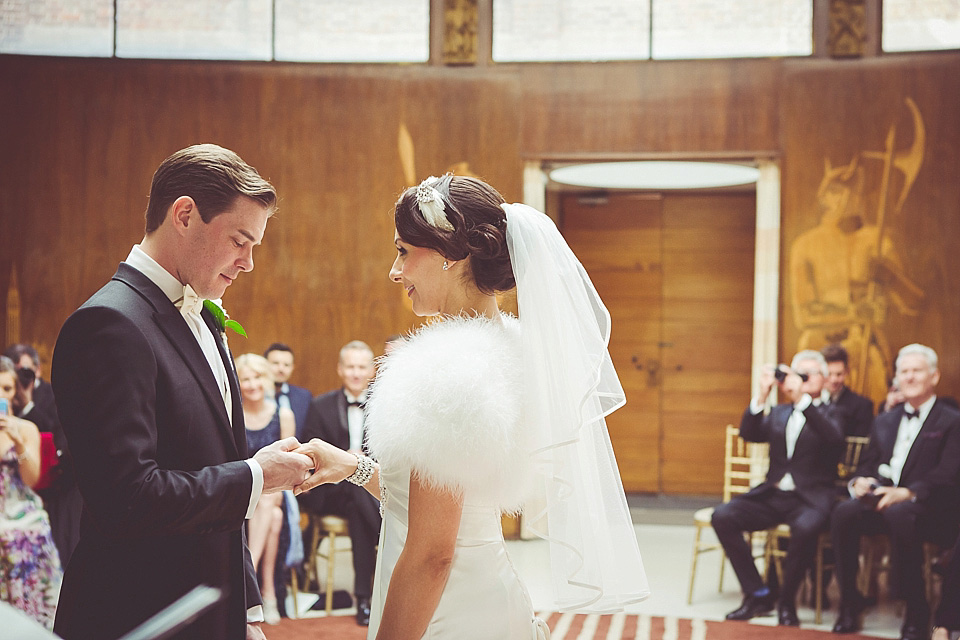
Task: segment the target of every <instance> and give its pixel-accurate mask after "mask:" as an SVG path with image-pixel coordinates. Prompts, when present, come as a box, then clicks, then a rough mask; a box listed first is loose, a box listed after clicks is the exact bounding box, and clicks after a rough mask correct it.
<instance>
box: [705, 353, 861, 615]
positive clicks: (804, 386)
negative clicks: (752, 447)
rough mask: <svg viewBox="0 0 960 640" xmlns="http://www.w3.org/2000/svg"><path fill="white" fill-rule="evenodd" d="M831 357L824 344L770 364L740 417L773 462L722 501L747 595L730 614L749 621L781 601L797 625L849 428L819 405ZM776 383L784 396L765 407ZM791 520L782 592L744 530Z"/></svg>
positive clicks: (721, 524)
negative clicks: (760, 478)
mask: <svg viewBox="0 0 960 640" xmlns="http://www.w3.org/2000/svg"><path fill="white" fill-rule="evenodd" d="M826 373H827V363H826V361H825V360H824V358H823V355H821V354H820V352H818V351H812V350H807V351H801V352H800V353H798V354H797V355H796V356H794V358H793V362H792V363H791V365H790V366H789V367H787V366H785V365H779V366H776V367H774V366H772V365H767V366H766V367H764V370H763V372H762V374H761V377H760V392H759V393H758V394H757V396H756V397H755V398H754V399H753V400H752V401H751V402H750V406H749V407H748V408H747V410H746V411H745V412H744V414H743V418H742V419H741V421H740V437H741V438H743V439H744V440H747V441H748V442H767V443H769V445H770V467H769V469H768V471H767V477H766V479H765V480H764V482H763V483H762V484H760V485H758V486H756V487H754V488H753V489H752V490H750V491H749V492H748V493H745V494H743V495H741V496H736V497H734V498H733V499H732V500H730V502H726V503H724V504H721V505H720V506H718V507H717V508H716V509H715V510H714V513H713V528H714V531H715V532H716V534H717V538H718V539H719V540H720V544H722V545H723V549H724V551H725V552H726V554H727V557H728V558H730V563H731V564H732V565H733V570H734V571H735V572H736V574H737V579H738V580H739V581H740V587H741V589H742V590H743V594H744V599H743V603H742V604H741V605H740V607H739V608H738V609H736V610H734V611H731V612H730V613H729V614H727V619H728V620H749V619H750V618H753V617H755V616H759V615H763V614H766V613H769V612H770V611H771V610H772V609H773V608H774V605H776V608H777V622H778V623H779V624H781V625H785V626H798V625H799V624H800V621H799V619H798V617H797V607H796V596H797V589H798V588H799V586H800V583H801V581H802V580H803V576H804V572H805V571H806V568H807V566H809V564H810V562H811V560H812V558H813V555H814V553H815V551H816V545H817V536H818V535H819V534H820V532H821V531H825V530H826V528H827V526H828V523H829V519H830V510H831V509H832V508H833V505H834V501H835V498H836V486H835V484H834V483H835V481H836V478H837V461H838V459H839V457H840V454H841V453H842V451H843V445H844V440H843V432H842V431H841V429H840V426H839V424H837V423H836V422H835V421H834V420H833V419H832V417H831V416H830V411H829V409H828V408H827V407H825V406H824V407H821V406H820V405H821V402H820V397H821V392H822V390H823V385H824V380H825V379H826ZM774 385H776V386H778V387H779V388H780V391H781V392H782V393H783V396H784V398H785V399H786V402H784V403H782V404H778V405H776V406H775V407H773V408H772V409H771V410H770V411H769V412H768V413H765V412H764V404H765V402H766V399H767V396H768V395H769V394H770V391H771V390H772V389H773V387H774ZM784 523H785V524H788V525H790V541H789V545H788V547H787V554H786V559H785V562H784V568H783V576H781V578H782V584H781V587H780V595H779V598H777V596H776V595H775V594H774V593H773V591H772V590H771V589H770V588H769V587H768V586H767V585H765V584H764V583H763V580H762V579H761V577H760V573H759V572H758V571H757V567H756V565H755V564H754V560H753V553H752V550H751V548H750V545H749V544H748V543H747V541H746V539H745V538H744V534H745V533H747V532H750V531H760V530H764V529H769V528H772V527H776V526H778V525H780V524H784Z"/></svg>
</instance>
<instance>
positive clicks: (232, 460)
mask: <svg viewBox="0 0 960 640" xmlns="http://www.w3.org/2000/svg"><path fill="white" fill-rule="evenodd" d="M206 314H207V312H206V311H204V319H205V321H206V323H207V326H208V328H210V330H211V331H213V332H214V336H215V340H216V342H217V344H218V346H219V350H220V356H221V358H223V361H224V365H225V367H226V370H227V372H228V377H229V381H230V388H231V393H232V397H233V424H231V423H230V421H229V419H228V417H227V412H226V409H225V407H224V406H223V399H222V396H221V395H220V391H219V388H218V385H217V382H216V379H215V377H214V375H213V372H212V371H211V370H210V366H209V364H208V363H207V361H206V358H205V357H204V354H203V352H202V350H201V348H200V345H199V344H198V343H197V340H196V338H195V337H194V335H193V334H192V333H191V331H190V328H189V327H188V325H187V323H186V321H185V320H184V319H183V317H182V316H181V315H180V311H179V310H178V309H177V308H176V307H175V306H174V305H173V303H171V302H170V300H169V299H168V298H167V297H166V295H164V293H163V292H162V291H161V290H160V289H159V288H158V287H157V286H156V285H154V284H153V282H151V281H150V280H149V279H148V278H147V277H146V276H145V275H143V274H142V273H140V272H139V271H137V270H136V269H134V268H133V267H130V266H129V265H127V264H125V263H121V265H120V267H119V269H118V270H117V273H116V275H114V277H113V279H112V280H111V281H110V282H109V283H107V284H106V285H105V286H104V287H103V288H102V289H100V291H98V292H97V293H96V294H94V295H93V296H92V297H91V298H90V299H89V300H88V301H87V302H86V303H84V305H83V306H81V307H80V308H79V309H78V310H77V311H76V312H74V313H73V315H71V316H70V318H68V319H67V321H66V323H65V324H64V325H63V328H62V329H61V331H60V336H59V338H58V339H57V345H56V349H55V351H54V355H53V369H52V382H53V386H54V392H55V396H56V401H57V406H58V409H59V416H60V420H61V423H62V424H63V429H64V432H65V433H66V437H67V439H68V441H69V443H70V448H71V451H72V454H73V461H74V468H75V471H76V477H77V483H78V485H79V488H80V492H81V493H82V494H83V499H84V512H83V518H82V521H81V533H80V542H79V544H78V545H77V548H76V550H75V551H74V554H73V557H72V558H71V561H70V565H69V566H68V567H67V569H66V572H65V575H64V579H63V586H62V588H61V593H60V603H59V606H58V609H57V618H56V625H55V628H54V630H55V632H56V633H57V634H58V635H60V636H62V637H63V638H66V639H67V640H71V639H73V638H78V639H80V638H82V639H83V640H94V639H98V638H109V639H114V638H117V637H119V636H120V635H122V634H124V633H126V632H127V631H129V630H130V629H131V628H132V627H134V626H136V625H137V624H139V623H141V622H143V621H144V620H145V619H146V618H148V617H149V616H151V615H153V614H154V613H156V612H157V611H159V610H160V609H162V608H163V607H165V606H167V605H168V604H170V603H171V602H173V601H174V600H176V599H177V598H178V597H180V596H182V595H183V594H184V593H186V592H187V591H189V590H190V589H192V588H193V587H195V586H197V585H198V584H207V585H211V586H215V587H219V588H221V589H222V590H223V591H224V599H223V600H221V602H220V603H218V604H217V605H216V606H215V607H214V608H213V609H212V610H211V611H210V612H208V613H206V614H204V615H203V616H202V617H201V618H200V619H199V620H197V621H196V622H195V623H193V624H192V625H191V626H190V627H189V630H188V631H186V632H183V633H181V634H179V635H177V636H176V637H177V638H204V639H208V638H210V639H215V640H219V639H223V640H226V639H231V640H234V639H236V640H240V639H242V638H244V637H245V633H246V630H245V628H246V610H247V608H248V607H251V606H254V605H257V604H260V594H259V591H258V589H257V582H256V573H255V572H254V570H253V566H252V563H251V562H250V554H249V551H248V550H247V548H246V542H245V539H244V534H243V529H242V527H243V524H244V516H245V514H246V510H247V506H248V503H249V499H250V492H251V487H252V482H253V480H252V474H251V472H250V468H249V467H248V466H247V464H246V463H245V462H244V461H243V460H244V459H245V458H246V457H247V447H246V434H245V430H244V424H243V411H242V408H241V406H240V390H239V388H238V384H237V377H236V373H235V371H234V369H233V359H232V357H231V356H230V354H229V352H228V350H227V349H226V345H225V343H224V342H223V341H222V340H221V338H220V336H219V332H218V331H217V330H215V329H214V326H215V325H214V324H213V319H212V318H210V317H208V316H207V315H206Z"/></svg>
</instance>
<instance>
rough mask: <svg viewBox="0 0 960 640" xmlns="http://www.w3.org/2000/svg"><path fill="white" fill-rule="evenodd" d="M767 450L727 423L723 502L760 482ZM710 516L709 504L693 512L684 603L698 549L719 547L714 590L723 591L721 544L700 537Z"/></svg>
mask: <svg viewBox="0 0 960 640" xmlns="http://www.w3.org/2000/svg"><path fill="white" fill-rule="evenodd" d="M768 453H769V448H768V445H767V444H766V443H757V442H747V441H745V440H743V439H741V438H740V430H739V429H738V428H737V427H734V426H733V425H729V424H728V425H727V432H726V440H725V443H724V456H723V501H724V502H729V501H730V499H731V498H733V497H734V496H736V495H740V494H744V493H746V492H748V491H750V489H751V488H753V487H754V486H756V485H757V484H759V483H761V482H763V479H764V477H766V475H767V467H768V466H769V464H770V460H769V457H768ZM712 517H713V507H705V508H703V509H699V510H698V511H697V512H696V513H694V514H693V524H694V526H695V528H696V532H695V534H694V539H693V565H692V567H691V569H690V588H689V590H688V591H687V604H690V603H692V602H693V582H694V580H695V578H696V575H697V560H698V558H699V557H700V554H701V553H706V552H708V551H715V550H719V551H720V556H721V557H720V585H719V587H718V589H717V590H718V591H723V569H724V564H725V560H726V556H725V554H724V553H723V547H722V546H721V545H720V543H719V542H704V541H703V539H702V534H703V530H704V529H708V528H710V527H711V524H710V520H711V518H712ZM751 539H752V536H751Z"/></svg>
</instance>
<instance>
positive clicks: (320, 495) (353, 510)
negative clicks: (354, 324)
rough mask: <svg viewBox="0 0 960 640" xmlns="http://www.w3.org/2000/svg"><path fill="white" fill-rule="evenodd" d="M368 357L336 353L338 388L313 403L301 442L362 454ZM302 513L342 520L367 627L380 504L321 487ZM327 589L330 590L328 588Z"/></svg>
mask: <svg viewBox="0 0 960 640" xmlns="http://www.w3.org/2000/svg"><path fill="white" fill-rule="evenodd" d="M373 374H374V367H373V351H372V350H371V349H370V347H369V346H368V345H367V344H366V343H365V342H361V341H359V340H354V341H353V342H349V343H347V344H346V345H344V346H343V348H342V349H340V359H339V361H338V363H337V375H339V376H340V379H341V380H342V381H343V387H341V388H340V389H336V390H334V391H330V392H328V393H324V394H322V395H319V396H317V397H316V398H314V400H313V402H312V403H311V404H310V411H309V413H307V422H306V424H305V425H304V428H303V437H304V441H307V440H310V439H312V438H319V439H321V440H324V441H326V442H329V443H331V444H334V445H336V446H338V447H340V448H341V449H346V450H348V451H356V452H364V453H365V443H364V426H363V403H364V402H365V401H366V399H367V386H368V385H369V384H370V380H372V379H373ZM299 500H300V506H301V508H303V509H305V510H306V511H309V512H311V513H314V514H316V515H327V514H335V515H338V516H341V517H344V518H346V519H347V523H348V525H349V527H350V542H351V546H352V549H353V570H354V575H355V578H354V586H353V593H354V596H355V597H356V599H357V623H358V624H361V625H368V624H370V595H371V592H372V587H373V572H374V570H375V568H376V563H377V551H376V546H377V541H378V538H379V537H380V503H379V502H377V500H376V498H374V497H373V496H371V495H370V494H369V493H368V492H367V490H366V489H364V488H363V487H358V486H355V485H352V484H350V483H349V482H341V483H339V484H326V485H323V486H320V487H317V488H316V489H313V490H312V491H310V492H309V493H302V494H300V496H299ZM327 588H328V589H329V588H331V587H330V585H327Z"/></svg>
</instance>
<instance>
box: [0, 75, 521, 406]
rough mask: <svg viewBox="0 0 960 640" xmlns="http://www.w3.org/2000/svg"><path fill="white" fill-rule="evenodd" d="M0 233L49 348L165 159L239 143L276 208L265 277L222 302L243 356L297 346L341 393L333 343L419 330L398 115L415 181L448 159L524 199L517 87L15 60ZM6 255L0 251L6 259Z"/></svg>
mask: <svg viewBox="0 0 960 640" xmlns="http://www.w3.org/2000/svg"><path fill="white" fill-rule="evenodd" d="M0 65H2V66H0V73H2V74H3V77H4V81H5V84H7V85H8V86H11V87H14V90H13V91H12V92H11V94H9V95H16V96H17V97H16V99H14V100H4V101H3V105H2V107H0V108H2V111H0V118H2V121H3V122H5V123H18V125H17V126H16V127H14V128H9V127H5V128H4V129H5V131H4V134H3V135H4V138H3V142H4V148H6V149H8V150H11V151H12V153H11V154H9V155H6V156H5V158H4V160H3V165H2V171H0V173H2V177H0V180H2V181H3V182H2V189H0V192H2V193H3V194H4V195H3V197H4V200H3V218H4V229H5V231H6V232H5V234H4V237H5V238H10V237H16V238H20V239H21V241H20V242H17V243H12V246H10V247H9V250H10V251H11V253H12V254H13V260H15V261H16V262H17V264H18V266H21V267H22V268H21V287H20V289H21V295H22V297H23V307H24V314H23V315H24V320H23V327H24V331H23V336H22V337H23V339H24V340H28V341H31V342H34V343H37V344H38V345H39V346H40V347H41V349H42V351H43V352H44V353H45V354H49V351H50V349H52V346H53V343H54V341H55V338H56V335H57V331H58V330H59V326H60V324H61V323H62V322H63V320H64V319H65V318H66V316H67V314H69V313H70V312H71V311H72V310H73V309H74V308H75V307H76V306H77V305H79V304H80V303H81V302H82V301H83V300H84V299H85V298H86V297H87V296H89V295H90V294H91V293H92V292H93V291H95V290H96V289H97V288H98V287H99V286H100V285H101V284H102V283H103V282H105V281H106V280H107V279H108V278H109V277H110V275H112V274H113V272H114V270H115V269H116V265H117V263H118V262H120V261H121V260H122V259H123V258H124V257H125V256H126V255H127V252H128V251H129V249H130V246H131V245H132V244H134V243H135V242H137V241H139V239H140V238H141V237H142V234H143V231H142V229H143V213H142V212H143V210H144V208H145V205H146V195H147V193H148V192H149V185H150V179H151V177H152V173H153V171H154V169H155V168H156V166H157V165H158V164H159V163H160V162H161V161H162V159H163V158H164V157H166V156H167V155H168V154H170V153H172V152H173V151H175V150H177V149H179V148H182V147H184V146H187V145H189V144H193V143H195V142H206V141H209V142H216V143H218V144H222V145H223V146H226V147H229V148H231V149H233V150H235V151H237V152H238V153H239V154H240V155H241V156H242V157H243V158H244V159H246V160H247V161H248V162H250V163H251V164H252V165H254V166H255V167H257V168H258V169H259V170H260V172H261V173H262V174H263V175H264V176H265V177H266V178H268V179H269V180H271V181H272V182H273V184H274V185H275V186H276V187H277V189H278V192H279V194H280V207H279V211H278V213H277V215H276V217H275V219H273V220H272V221H271V222H270V224H269V225H268V228H267V233H266V237H265V241H264V243H263V245H262V246H261V247H260V248H258V249H257V250H256V252H255V255H254V259H255V263H256V268H255V270H254V271H253V272H252V273H250V274H245V275H244V276H242V277H241V278H239V279H238V281H237V283H236V284H235V285H234V286H233V287H231V290H230V291H229V292H228V293H227V295H226V297H225V300H224V302H225V305H226V307H227V309H228V311H229V312H230V313H231V315H233V316H234V317H235V318H237V319H238V320H239V321H240V322H241V323H242V324H243V325H244V326H245V327H246V328H247V330H248V332H249V335H250V338H249V339H248V340H244V339H242V338H236V339H234V340H232V343H231V346H232V348H233V350H234V351H235V353H238V354H239V353H242V352H244V351H248V350H249V351H256V352H259V351H261V350H262V349H263V348H264V347H266V345H267V344H269V343H270V342H272V341H274V340H281V341H284V342H288V343H289V344H291V345H292V346H293V348H294V350H295V351H296V353H297V354H298V360H297V362H298V371H297V372H296V373H295V374H294V375H295V378H296V381H297V382H299V383H301V384H304V385H306V386H308V387H309V388H311V389H312V390H314V391H315V392H320V391H324V390H327V389H329V388H332V387H334V386H335V385H336V384H337V383H338V381H337V379H336V375H335V371H334V369H335V365H336V357H337V351H338V350H339V347H340V346H341V345H342V344H344V343H345V342H347V341H349V340H351V339H355V338H359V339H363V340H366V341H367V342H369V343H370V344H371V345H372V346H373V348H374V350H375V351H377V352H379V351H380V350H381V349H382V346H383V341H384V339H385V338H386V337H387V336H389V335H390V334H392V333H396V332H399V331H403V330H406V329H408V328H410V327H411V326H415V325H417V324H419V321H418V320H417V319H416V318H415V317H414V316H413V315H412V313H411V312H410V311H409V310H408V307H407V303H406V302H405V297H404V296H403V295H402V291H401V290H400V288H399V287H397V285H395V284H393V283H391V282H389V280H388V278H387V272H388V270H389V267H390V264H391V262H392V261H393V258H394V248H393V220H392V205H393V202H394V201H395V200H396V197H397V195H398V194H399V193H400V191H402V189H403V188H404V187H405V186H406V185H405V183H404V175H403V171H402V168H401V163H400V158H399V155H398V143H397V140H398V132H399V128H400V125H401V123H403V124H404V125H405V126H406V127H407V129H408V131H409V132H410V136H411V138H412V140H413V144H414V153H415V156H414V166H415V171H416V174H417V175H418V176H420V177H425V176H426V175H430V174H435V175H438V174H441V173H443V172H444V171H446V170H447V169H448V168H449V167H451V166H452V165H457V164H461V163H467V164H466V168H467V170H469V171H472V172H474V173H476V174H479V175H481V176H484V177H486V178H487V179H489V180H490V181H491V182H492V183H493V184H495V185H497V186H498V187H499V188H500V189H501V190H502V191H503V192H504V194H505V195H506V196H507V197H508V198H509V199H511V200H519V193H520V168H521V164H520V160H519V155H520V154H519V151H518V148H517V144H518V136H517V131H518V123H517V120H516V116H515V113H514V109H513V108H512V106H513V105H512V99H511V95H512V85H509V84H505V83H504V82H503V80H502V79H501V78H499V77H498V76H497V74H495V73H494V74H487V75H486V76H484V77H480V78H477V79H476V80H475V81H463V80H461V79H460V78H459V77H458V76H457V74H456V73H453V72H449V71H447V70H444V69H439V70H424V73H420V72H419V71H418V72H413V71H412V70H410V69H407V68H403V67H385V68H383V70H382V72H380V73H370V72H360V73H344V72H343V70H342V69H341V70H338V69H335V68H328V67H318V66H313V67H304V66H298V65H289V66H281V65H263V64H232V63H189V62H172V63H166V62H165V63H158V62H132V61H120V60H108V61H100V60H93V61H89V60H47V59H33V58H9V57H7V58H4V59H3V60H0ZM6 252H7V249H5V250H4V253H5V255H4V258H6Z"/></svg>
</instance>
